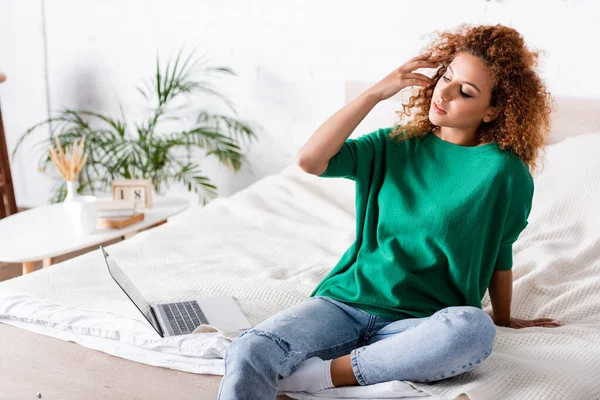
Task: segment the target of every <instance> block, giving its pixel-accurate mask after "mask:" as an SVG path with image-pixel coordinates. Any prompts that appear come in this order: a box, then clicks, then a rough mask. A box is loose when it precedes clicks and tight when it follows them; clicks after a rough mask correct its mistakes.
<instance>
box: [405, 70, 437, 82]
mask: <svg viewBox="0 0 600 400" xmlns="http://www.w3.org/2000/svg"><path fill="white" fill-rule="evenodd" d="M404 76H405V77H406V78H411V79H420V80H423V81H425V82H429V83H433V79H431V78H430V77H428V76H427V75H425V74H419V73H417V72H409V73H407V74H404Z"/></svg>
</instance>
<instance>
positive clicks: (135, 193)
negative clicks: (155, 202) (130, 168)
mask: <svg viewBox="0 0 600 400" xmlns="http://www.w3.org/2000/svg"><path fill="white" fill-rule="evenodd" d="M111 189H112V198H113V200H134V201H135V208H136V209H140V208H152V180H150V179H118V180H115V181H113V183H112V184H111Z"/></svg>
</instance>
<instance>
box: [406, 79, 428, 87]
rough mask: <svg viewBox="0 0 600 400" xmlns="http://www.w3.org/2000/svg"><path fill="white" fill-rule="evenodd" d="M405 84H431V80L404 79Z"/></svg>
mask: <svg viewBox="0 0 600 400" xmlns="http://www.w3.org/2000/svg"><path fill="white" fill-rule="evenodd" d="M404 81H405V82H406V86H415V85H418V86H431V82H427V81H425V80H423V79H405V80H404Z"/></svg>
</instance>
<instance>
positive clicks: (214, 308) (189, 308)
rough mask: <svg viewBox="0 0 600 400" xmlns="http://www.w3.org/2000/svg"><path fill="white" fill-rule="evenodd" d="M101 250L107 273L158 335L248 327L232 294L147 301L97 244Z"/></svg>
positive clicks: (176, 334) (248, 324)
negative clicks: (208, 327)
mask: <svg viewBox="0 0 600 400" xmlns="http://www.w3.org/2000/svg"><path fill="white" fill-rule="evenodd" d="M100 249H101V250H102V254H103V255H104V260H105V261H106V266H107V267H108V272H109V274H110V276H112V277H113V279H114V280H115V282H117V284H118V285H119V287H120V288H121V289H123V291H124V292H125V294H126V295H127V297H129V299H130V300H131V301H132V302H133V304H134V305H135V306H136V307H137V309H138V310H140V312H141V313H142V315H143V316H144V318H146V319H147V320H148V322H149V323H150V325H152V327H153V328H154V329H155V330H156V332H158V334H159V335H160V336H161V337H166V336H178V335H187V334H190V333H192V332H193V331H194V329H196V328H197V327H198V326H200V325H203V324H208V325H212V326H214V327H217V328H223V329H227V330H246V329H249V328H251V325H250V323H249V322H248V320H247V319H246V317H245V316H244V314H243V313H242V311H241V310H240V309H239V307H238V305H237V304H236V303H235V301H234V300H233V297H231V296H214V297H202V298H200V299H196V300H189V301H181V302H177V303H169V304H157V305H151V304H149V303H148V302H147V301H146V299H145V298H144V297H143V296H142V295H141V293H140V292H139V291H138V290H137V289H136V287H135V286H133V283H131V281H130V280H129V278H127V276H126V275H125V274H124V273H123V270H122V269H121V268H119V266H118V265H117V263H116V262H115V261H114V260H113V259H112V257H111V256H110V255H108V253H107V252H106V250H104V247H102V246H100Z"/></svg>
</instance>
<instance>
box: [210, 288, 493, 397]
mask: <svg viewBox="0 0 600 400" xmlns="http://www.w3.org/2000/svg"><path fill="white" fill-rule="evenodd" d="M495 338H496V326H495V325H494V322H493V320H492V318H491V317H490V316H489V315H488V314H487V313H486V312H485V311H483V310H481V309H479V308H477V307H471V306H462V307H458V306H457V307H447V308H444V309H441V310H439V311H437V312H436V313H434V314H433V315H431V316H429V317H425V318H405V319H401V320H391V319H385V318H381V317H379V316H375V315H373V314H370V313H368V312H366V311H363V310H360V309H358V308H355V307H353V306H351V305H350V304H346V303H343V302H340V301H337V300H334V299H331V298H328V297H324V296H315V297H310V298H308V299H307V300H304V301H302V302H300V303H297V304H294V305H293V306H291V307H288V308H286V309H284V310H281V311H280V312H278V313H277V314H274V315H272V316H270V317H269V318H267V319H265V320H264V321H262V322H261V323H260V324H258V325H256V326H255V327H253V328H250V329H248V330H247V331H245V332H244V333H242V334H241V335H240V336H239V337H238V338H237V339H236V340H234V341H233V342H232V343H231V344H230V345H229V348H228V349H227V352H226V354H225V373H224V375H223V379H222V380H221V385H220V387H219V395H218V399H220V400H234V399H235V400H237V399H274V398H275V397H276V396H277V385H278V381H279V379H282V378H284V377H286V376H289V375H290V374H292V373H293V372H294V371H295V370H296V369H298V367H300V365H301V364H302V363H303V362H304V360H306V359H307V358H310V357H320V358H322V359H323V360H329V359H335V358H338V357H341V356H344V355H347V354H350V361H351V363H352V369H353V371H354V376H355V377H356V380H357V381H358V383H359V385H361V386H364V385H372V384H375V383H380V382H387V381H393V380H401V381H403V380H407V381H416V382H431V381H436V380H441V379H446V378H450V377H453V376H456V375H459V374H462V373H464V372H467V371H470V370H472V369H474V368H475V367H477V365H478V364H479V363H481V362H482V361H483V360H484V359H486V358H487V357H488V356H489V355H490V353H491V352H492V348H493V345H494V339H495Z"/></svg>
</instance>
